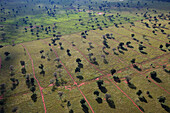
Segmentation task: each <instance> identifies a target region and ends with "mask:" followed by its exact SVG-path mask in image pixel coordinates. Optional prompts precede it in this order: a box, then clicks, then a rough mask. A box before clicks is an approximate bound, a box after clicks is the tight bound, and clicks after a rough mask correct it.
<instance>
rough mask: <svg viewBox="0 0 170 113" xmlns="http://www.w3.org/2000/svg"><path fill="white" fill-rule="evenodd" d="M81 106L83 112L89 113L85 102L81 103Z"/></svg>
mask: <svg viewBox="0 0 170 113" xmlns="http://www.w3.org/2000/svg"><path fill="white" fill-rule="evenodd" d="M81 107H82V108H83V111H84V113H89V108H88V107H87V106H86V105H85V104H82V105H81Z"/></svg>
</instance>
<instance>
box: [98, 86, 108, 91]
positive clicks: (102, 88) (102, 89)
mask: <svg viewBox="0 0 170 113" xmlns="http://www.w3.org/2000/svg"><path fill="white" fill-rule="evenodd" d="M99 89H100V91H101V92H102V93H107V89H106V88H105V87H104V86H100V87H99Z"/></svg>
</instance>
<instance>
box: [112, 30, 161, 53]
mask: <svg viewBox="0 0 170 113" xmlns="http://www.w3.org/2000/svg"><path fill="white" fill-rule="evenodd" d="M109 31H110V30H109ZM112 32H113V33H115V34H117V35H120V36H122V38H123V37H126V38H128V39H130V40H132V39H131V38H130V37H129V36H126V35H122V34H120V33H117V32H115V31H114V30H112ZM135 43H136V44H140V43H139V42H135ZM143 45H145V46H147V47H150V48H153V49H156V50H158V51H161V52H163V51H162V50H160V49H159V48H157V47H153V46H151V45H148V44H146V43H143Z"/></svg>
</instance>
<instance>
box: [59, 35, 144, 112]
mask: <svg viewBox="0 0 170 113" xmlns="http://www.w3.org/2000/svg"><path fill="white" fill-rule="evenodd" d="M61 39H62V40H63V41H65V42H67V43H68V44H70V45H71V43H70V42H68V41H66V40H65V39H63V38H61ZM73 48H75V49H76V50H77V51H78V52H79V53H80V54H81V55H83V57H84V58H85V59H86V60H87V61H88V62H89V63H90V64H91V65H92V66H93V67H94V68H95V69H96V70H97V71H98V72H100V73H101V74H102V75H105V74H104V73H103V72H102V71H101V70H99V69H98V68H96V66H95V65H94V64H92V63H91V62H90V61H89V60H88V58H87V57H86V56H85V55H84V54H83V53H82V52H81V51H80V50H79V49H78V48H76V47H75V46H74V47H73ZM108 80H109V81H111V82H112V83H113V84H114V85H115V86H116V88H117V89H119V90H120V91H121V92H122V93H123V94H124V95H125V96H126V97H127V98H128V99H129V100H130V101H131V102H132V103H133V104H134V105H135V106H136V107H137V108H138V109H139V110H140V111H141V112H142V113H143V111H142V110H141V109H140V108H139V107H138V105H136V103H135V102H134V101H133V100H132V99H131V98H130V97H129V96H128V95H127V94H126V93H125V92H124V91H123V90H121V89H120V88H119V87H118V86H117V85H116V83H114V82H113V81H112V80H110V79H109V78H108Z"/></svg>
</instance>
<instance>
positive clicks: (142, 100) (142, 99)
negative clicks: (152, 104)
mask: <svg viewBox="0 0 170 113" xmlns="http://www.w3.org/2000/svg"><path fill="white" fill-rule="evenodd" d="M138 98H139V100H140V101H141V102H145V103H148V101H147V100H146V99H145V97H144V96H142V97H138Z"/></svg>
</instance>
